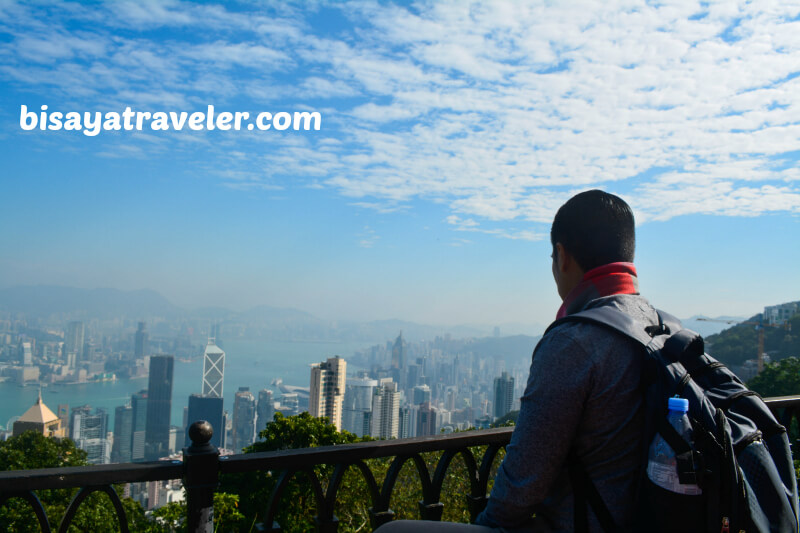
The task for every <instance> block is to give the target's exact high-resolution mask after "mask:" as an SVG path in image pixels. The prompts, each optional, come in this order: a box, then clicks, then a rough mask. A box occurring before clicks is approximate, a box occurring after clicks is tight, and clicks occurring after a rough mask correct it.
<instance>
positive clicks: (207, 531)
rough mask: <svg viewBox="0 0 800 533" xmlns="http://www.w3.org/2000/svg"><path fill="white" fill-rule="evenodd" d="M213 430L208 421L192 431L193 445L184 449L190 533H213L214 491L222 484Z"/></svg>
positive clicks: (194, 425) (190, 433)
mask: <svg viewBox="0 0 800 533" xmlns="http://www.w3.org/2000/svg"><path fill="white" fill-rule="evenodd" d="M213 434H214V428H212V427H211V424H209V423H208V422H206V421H205V420H198V421H197V422H195V423H193V424H192V425H191V426H190V427H189V439H191V441H192V445H191V446H189V447H188V448H184V449H183V480H184V487H186V508H187V514H188V516H187V525H188V526H189V528H188V531H189V533H213V532H214V491H215V490H216V488H217V485H218V484H219V450H217V448H216V447H215V446H214V445H213V444H211V443H210V442H209V441H210V440H211V436H212V435H213Z"/></svg>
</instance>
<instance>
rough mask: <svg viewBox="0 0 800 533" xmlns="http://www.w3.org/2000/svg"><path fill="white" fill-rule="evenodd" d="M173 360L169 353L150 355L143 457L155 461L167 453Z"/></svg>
mask: <svg viewBox="0 0 800 533" xmlns="http://www.w3.org/2000/svg"><path fill="white" fill-rule="evenodd" d="M174 364H175V360H174V358H173V357H172V356H171V355H153V356H151V357H150V379H149V381H148V385H147V426H146V428H145V438H144V442H145V457H146V458H147V460H148V461H155V460H158V459H160V458H161V457H166V456H167V455H169V426H170V423H169V422H170V415H171V410H172V372H173V366H174Z"/></svg>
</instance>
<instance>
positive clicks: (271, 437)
mask: <svg viewBox="0 0 800 533" xmlns="http://www.w3.org/2000/svg"><path fill="white" fill-rule="evenodd" d="M259 436H260V438H261V439H262V440H260V441H258V442H256V443H255V444H253V445H252V446H250V447H248V448H247V449H245V453H253V452H263V451H277V450H286V449H294V448H309V447H315V446H330V445H336V444H347V443H352V442H359V441H364V440H372V439H371V438H370V437H363V438H360V437H358V436H356V435H354V434H352V433H349V432H346V431H342V432H339V431H337V430H336V427H335V426H333V425H331V424H330V423H328V420H327V419H325V418H314V417H312V416H311V415H309V414H308V413H302V414H300V415H296V416H290V417H285V416H283V415H282V414H281V413H276V414H275V417H274V419H273V421H272V422H270V423H269V424H268V425H267V427H266V429H264V430H263V431H262V432H261V433H260V434H259ZM484 450H485V447H483V446H480V447H476V448H475V449H473V455H474V456H475V458H476V460H477V461H478V463H480V460H481V458H482V456H483V452H484ZM441 456H442V452H430V453H424V454H422V458H423V460H424V461H425V463H426V465H427V468H428V471H429V473H430V475H433V473H434V471H435V469H436V465H437V463H438V461H439V459H440V458H441ZM502 456H503V454H502V452H501V453H500V454H498V456H497V458H496V459H495V467H496V465H497V464H499V462H500V461H501V460H502ZM393 459H394V458H392V457H388V458H381V459H368V460H366V461H365V462H366V463H367V466H368V467H369V468H370V469H371V471H372V473H373V475H374V476H375V480H376V482H377V483H378V485H379V486H381V485H382V483H383V481H384V479H385V477H386V473H387V471H388V469H389V466H390V465H391V463H392V460H393ZM314 473H315V474H316V476H317V478H318V479H319V480H320V482H321V484H322V487H323V490H324V489H326V488H327V486H328V483H329V480H330V477H331V474H332V473H333V466H331V465H317V466H315V467H314ZM279 475H280V472H248V473H244V474H236V475H227V476H223V479H222V481H221V487H220V489H221V490H222V491H224V492H229V493H238V494H239V497H240V508H239V509H240V511H241V513H242V514H243V515H244V516H245V517H246V518H245V520H244V521H243V523H244V525H245V529H244V531H247V530H248V528H250V527H251V525H252V524H255V523H256V522H262V521H263V520H264V518H265V517H264V516H263V513H264V510H265V508H266V506H267V502H268V501H269V497H270V494H271V492H272V490H273V488H274V487H275V484H276V483H277V479H278V477H279ZM421 487H422V485H421V482H420V479H419V475H418V474H417V471H416V468H415V467H414V464H413V462H411V461H408V462H406V463H405V464H404V466H403V468H402V469H401V471H400V474H399V476H398V479H397V482H396V484H395V486H394V490H393V491H392V496H391V502H390V508H391V509H392V510H393V511H394V512H395V516H396V518H398V519H400V518H412V519H415V518H419V501H420V500H421V499H422V489H421ZM490 487H491V485H490ZM245 488H246V489H245ZM469 488H470V486H469V477H468V475H467V469H466V466H465V463H464V461H463V459H462V458H461V456H460V455H457V456H456V457H455V458H453V460H452V462H451V464H450V467H449V468H448V470H447V475H446V478H445V481H444V485H443V487H442V492H441V502H442V503H443V504H444V515H443V519H444V520H449V521H457V522H467V521H469V511H468V508H467V501H466V498H465V495H466V494H468V493H469ZM368 507H370V496H369V492H368V490H367V487H366V483H365V482H364V480H363V478H362V477H361V475H360V473H358V472H357V471H356V469H355V468H354V467H351V468H350V469H349V470H348V472H347V473H346V474H345V476H344V477H343V480H342V484H341V485H340V487H339V490H338V492H337V497H336V504H335V509H334V512H335V515H336V517H337V518H338V520H339V531H340V532H342V533H346V532H357V531H368V530H369V528H370V526H369V514H368V510H367V509H368ZM277 509H278V512H277V516H276V517H275V520H276V521H277V522H278V523H279V524H280V525H281V527H282V528H283V530H284V531H291V532H300V531H310V530H313V529H314V527H315V524H314V517H315V515H316V514H317V509H316V503H315V499H314V496H313V492H312V490H311V485H310V483H308V481H307V480H306V478H305V477H304V476H303V475H297V476H296V477H294V478H293V482H292V483H290V484H289V486H288V487H287V490H286V491H285V492H284V494H283V496H282V498H281V501H280V504H279V505H278V507H277Z"/></svg>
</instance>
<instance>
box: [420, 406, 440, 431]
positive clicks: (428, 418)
mask: <svg viewBox="0 0 800 533" xmlns="http://www.w3.org/2000/svg"><path fill="white" fill-rule="evenodd" d="M438 429H439V412H438V410H437V409H436V408H435V407H431V404H430V403H427V402H426V403H423V404H422V405H420V407H419V411H417V437H424V436H427V435H436V433H437V431H438Z"/></svg>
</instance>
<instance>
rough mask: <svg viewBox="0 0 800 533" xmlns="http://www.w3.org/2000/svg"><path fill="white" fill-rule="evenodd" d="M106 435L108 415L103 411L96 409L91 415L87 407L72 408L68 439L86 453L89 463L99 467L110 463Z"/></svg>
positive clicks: (109, 451) (89, 408) (109, 450)
mask: <svg viewBox="0 0 800 533" xmlns="http://www.w3.org/2000/svg"><path fill="white" fill-rule="evenodd" d="M107 433H108V413H107V412H106V410H105V409H102V408H100V407H98V408H97V409H95V412H94V413H92V408H91V407H89V406H88V405H83V406H81V407H73V408H72V414H71V416H70V422H69V437H70V438H71V439H72V440H73V441H75V445H76V446H77V447H78V448H80V449H81V450H84V451H85V452H86V454H87V460H88V461H89V463H91V464H94V465H101V464H107V463H108V462H109V461H110V455H111V446H110V443H109V442H108V439H107V438H106V436H107Z"/></svg>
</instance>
